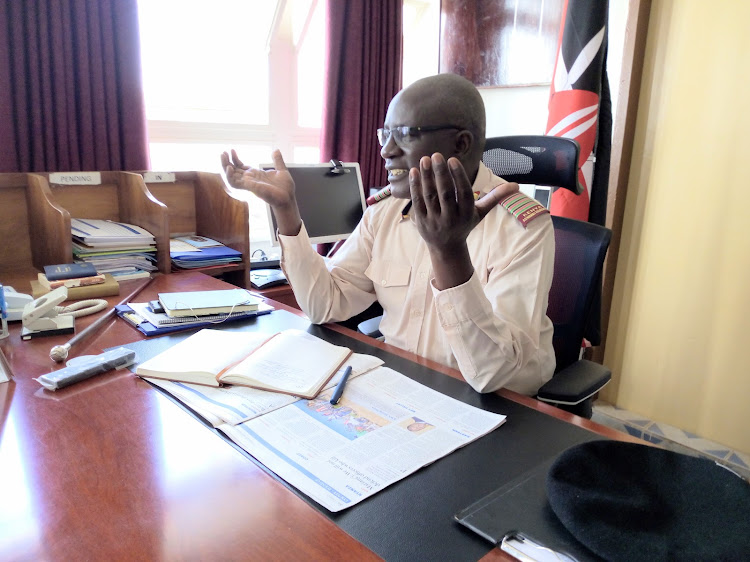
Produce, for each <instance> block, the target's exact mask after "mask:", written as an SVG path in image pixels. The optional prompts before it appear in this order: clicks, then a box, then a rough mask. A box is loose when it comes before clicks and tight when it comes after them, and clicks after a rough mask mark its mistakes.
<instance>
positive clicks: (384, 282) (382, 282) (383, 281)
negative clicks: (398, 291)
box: [380, 279, 386, 287]
mask: <svg viewBox="0 0 750 562" xmlns="http://www.w3.org/2000/svg"><path fill="white" fill-rule="evenodd" d="M380 284H381V285H383V287H385V284H386V280H385V279H383V280H382V281H381V282H380Z"/></svg>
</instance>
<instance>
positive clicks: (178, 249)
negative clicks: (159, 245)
mask: <svg viewBox="0 0 750 562" xmlns="http://www.w3.org/2000/svg"><path fill="white" fill-rule="evenodd" d="M190 238H202V239H203V240H205V241H206V242H205V243H204V244H203V245H195V244H197V243H196V242H189V240H190ZM169 256H170V257H171V258H172V264H173V265H174V266H176V267H178V268H181V269H194V268H200V267H208V266H217V265H231V264H238V263H240V262H241V261H242V252H240V251H238V250H235V249H233V248H229V247H227V246H224V245H223V244H220V243H219V242H216V241H215V240H211V239H209V238H203V237H200V236H195V237H182V238H173V239H171V240H170V243H169Z"/></svg>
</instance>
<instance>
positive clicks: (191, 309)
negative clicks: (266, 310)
mask: <svg viewBox="0 0 750 562" xmlns="http://www.w3.org/2000/svg"><path fill="white" fill-rule="evenodd" d="M158 297H159V302H160V303H161V305H162V306H163V307H164V312H166V313H167V315H169V316H205V315H214V314H231V313H234V312H249V311H253V310H257V309H258V305H260V303H261V302H263V301H262V299H260V298H258V297H254V296H252V295H251V294H250V293H248V292H247V291H246V290H245V289H221V290H218V291H186V292H181V293H159V294H158Z"/></svg>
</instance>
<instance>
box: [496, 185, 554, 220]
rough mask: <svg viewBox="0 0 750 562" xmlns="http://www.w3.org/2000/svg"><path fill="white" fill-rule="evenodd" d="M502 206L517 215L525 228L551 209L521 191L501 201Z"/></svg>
mask: <svg viewBox="0 0 750 562" xmlns="http://www.w3.org/2000/svg"><path fill="white" fill-rule="evenodd" d="M500 206H501V207H503V208H504V209H505V210H506V211H508V212H509V213H510V214H511V215H513V216H514V217H516V219H517V220H518V222H520V223H521V226H523V227H524V228H526V226H527V225H528V224H529V223H530V222H531V221H533V220H534V219H537V218H539V217H541V216H543V215H546V214H549V211H548V210H547V209H546V208H545V207H544V205H542V204H541V203H539V201H537V200H536V199H532V198H531V197H529V196H527V195H524V194H523V193H521V192H518V193H512V194H510V195H508V196H507V197H506V198H505V199H503V200H502V201H500Z"/></svg>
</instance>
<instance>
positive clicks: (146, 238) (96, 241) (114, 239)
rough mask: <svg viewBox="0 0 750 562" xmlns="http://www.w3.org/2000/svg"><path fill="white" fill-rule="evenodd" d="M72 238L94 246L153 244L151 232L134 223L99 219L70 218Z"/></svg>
mask: <svg viewBox="0 0 750 562" xmlns="http://www.w3.org/2000/svg"><path fill="white" fill-rule="evenodd" d="M70 228H71V231H72V234H73V239H74V240H76V241H78V242H82V243H84V244H86V245H87V246H92V247H96V246H98V245H103V246H106V245H120V244H123V245H129V246H140V245H143V244H146V245H151V244H155V239H154V236H153V234H151V233H150V232H149V231H148V230H146V229H144V228H141V227H140V226H137V225H134V224H127V223H124V222H116V221H110V220H100V219H78V218H71V219H70Z"/></svg>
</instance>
